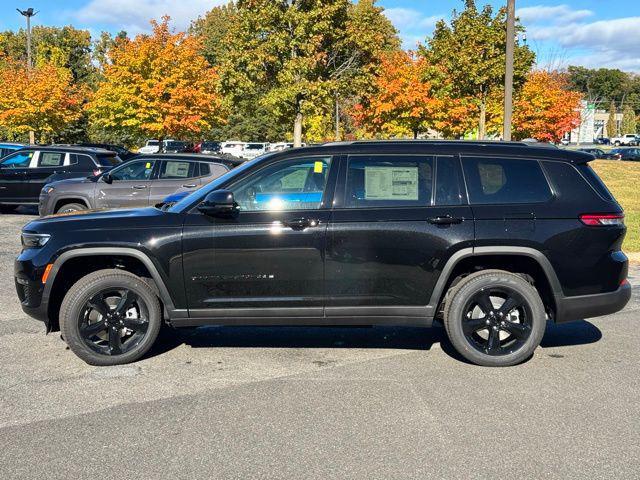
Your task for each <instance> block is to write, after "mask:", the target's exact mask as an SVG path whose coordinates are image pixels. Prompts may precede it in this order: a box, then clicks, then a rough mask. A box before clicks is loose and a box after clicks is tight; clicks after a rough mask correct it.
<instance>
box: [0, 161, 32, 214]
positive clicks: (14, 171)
mask: <svg viewBox="0 0 640 480" xmlns="http://www.w3.org/2000/svg"><path fill="white" fill-rule="evenodd" d="M34 155H35V152H34V151H33V150H24V151H18V152H16V153H13V154H10V155H8V156H6V157H5V158H3V159H2V161H1V162H0V201H2V202H9V203H22V202H28V201H29V189H28V184H27V171H28V170H29V165H30V164H31V162H32V161H33V159H34Z"/></svg>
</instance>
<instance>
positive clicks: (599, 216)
mask: <svg viewBox="0 0 640 480" xmlns="http://www.w3.org/2000/svg"><path fill="white" fill-rule="evenodd" d="M580 221H581V222H582V223H584V224H585V225H589V226H590V227H609V226H612V225H624V214H622V213H585V214H584V215H580Z"/></svg>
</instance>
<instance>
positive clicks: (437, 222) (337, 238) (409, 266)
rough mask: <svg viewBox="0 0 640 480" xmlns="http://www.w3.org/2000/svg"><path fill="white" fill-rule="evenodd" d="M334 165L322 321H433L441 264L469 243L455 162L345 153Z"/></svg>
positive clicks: (470, 225) (454, 159)
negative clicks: (344, 318) (434, 292)
mask: <svg viewBox="0 0 640 480" xmlns="http://www.w3.org/2000/svg"><path fill="white" fill-rule="evenodd" d="M341 167H342V168H341V171H340V174H339V184H338V185H339V187H338V192H337V195H336V200H335V209H334V211H333V213H332V218H331V221H330V223H329V228H328V234H327V250H326V263H325V270H326V281H325V290H326V295H327V300H326V310H325V311H326V314H327V316H335V317H341V316H377V317H384V316H394V315H401V316H404V317H425V316H432V315H433V314H434V312H433V308H431V307H428V305H429V303H430V297H431V292H432V290H433V288H434V286H435V284H436V282H437V280H438V277H439V274H440V272H441V271H442V268H443V267H444V264H445V263H446V261H447V260H448V259H449V257H450V256H451V255H452V254H453V253H454V251H455V250H457V249H460V248H463V247H468V246H470V245H471V244H472V242H473V236H474V227H473V218H472V214H471V209H470V208H469V206H468V205H467V202H466V196H465V193H464V188H463V183H462V175H461V171H460V162H459V159H458V158H457V157H453V156H440V157H436V156H433V155H386V154H385V155H352V156H349V157H348V158H344V159H343V161H342V165H341Z"/></svg>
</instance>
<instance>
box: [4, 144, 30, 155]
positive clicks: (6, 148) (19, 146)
mask: <svg viewBox="0 0 640 480" xmlns="http://www.w3.org/2000/svg"><path fill="white" fill-rule="evenodd" d="M24 147H26V145H23V144H22V143H11V142H0V158H4V157H6V156H7V155H9V154H10V153H13V152H15V151H16V150H22V149H23V148H24Z"/></svg>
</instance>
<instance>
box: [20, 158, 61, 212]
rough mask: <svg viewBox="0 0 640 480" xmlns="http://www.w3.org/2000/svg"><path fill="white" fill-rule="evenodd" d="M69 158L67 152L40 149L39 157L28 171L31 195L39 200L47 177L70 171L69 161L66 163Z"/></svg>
mask: <svg viewBox="0 0 640 480" xmlns="http://www.w3.org/2000/svg"><path fill="white" fill-rule="evenodd" d="M66 158H67V153H66V152H61V151H55V150H54V151H50V150H40V151H39V154H38V159H37V162H36V164H35V165H33V164H32V165H31V168H29V170H28V171H27V181H28V184H29V186H28V189H29V197H30V198H33V199H34V200H35V201H37V199H38V197H39V196H40V190H42V187H44V186H45V184H46V183H47V179H48V178H49V177H51V176H52V175H61V176H63V177H64V175H65V174H66V173H67V172H68V170H69V166H68V162H67V165H65V160H66Z"/></svg>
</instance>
